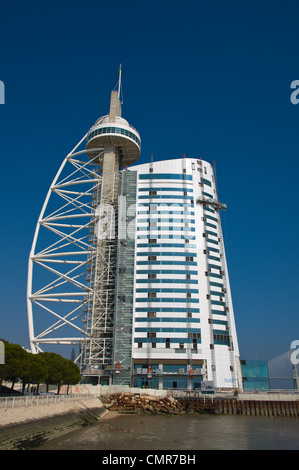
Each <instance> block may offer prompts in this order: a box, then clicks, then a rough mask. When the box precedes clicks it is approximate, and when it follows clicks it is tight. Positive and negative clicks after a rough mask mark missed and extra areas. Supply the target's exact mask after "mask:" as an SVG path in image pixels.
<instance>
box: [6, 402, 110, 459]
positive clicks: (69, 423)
mask: <svg viewBox="0 0 299 470" xmlns="http://www.w3.org/2000/svg"><path fill="white" fill-rule="evenodd" d="M2 405H3V406H2V407H1V408H0V450H27V449H31V448H34V447H36V446H38V445H40V444H42V443H44V442H46V441H47V440H49V439H54V438H56V437H59V436H61V435H63V434H66V433H68V432H70V431H73V430H76V429H79V428H81V427H82V426H87V425H91V424H95V423H97V422H98V420H99V418H100V417H101V416H103V415H104V414H105V413H107V410H106V409H105V408H104V407H103V404H102V402H101V400H100V399H99V398H97V397H95V396H86V397H83V398H79V397H78V399H76V398H74V399H72V400H67V399H65V400H63V398H62V399H61V401H59V402H56V403H53V402H50V403H48V404H46V403H45V404H36V403H32V404H30V403H29V405H28V404H27V405H25V404H24V405H23V406H17V405H16V406H15V407H12V406H9V405H8V406H5V404H3V403H2ZM10 405H11V404H10Z"/></svg>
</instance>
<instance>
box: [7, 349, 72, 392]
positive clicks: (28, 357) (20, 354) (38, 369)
mask: <svg viewBox="0 0 299 470" xmlns="http://www.w3.org/2000/svg"><path fill="white" fill-rule="evenodd" d="M4 346H5V361H4V362H5V363H4V364H0V393H1V388H2V382H3V380H6V381H9V382H11V384H12V385H11V391H12V390H13V388H14V385H15V383H16V382H17V381H19V380H20V381H21V382H22V394H24V393H25V389H26V385H28V384H32V385H35V387H34V388H35V393H36V394H38V393H39V386H40V384H46V388H47V391H48V390H49V385H57V393H58V394H59V390H60V387H61V385H67V386H68V388H67V391H68V389H69V385H76V384H78V383H79V382H80V380H81V376H80V369H79V367H78V366H77V364H75V363H74V362H73V361H72V360H70V359H65V358H64V357H62V356H60V355H59V354H56V353H49V352H43V353H39V354H31V353H29V352H27V351H26V350H25V349H24V348H22V347H21V346H19V345H18V344H13V343H9V342H7V341H4Z"/></svg>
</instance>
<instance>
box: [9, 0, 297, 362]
mask: <svg viewBox="0 0 299 470" xmlns="http://www.w3.org/2000/svg"><path fill="white" fill-rule="evenodd" d="M298 14H299V5H298V3H297V2H295V1H275V0H272V1H269V0H268V1H263V0H260V1H256V0H253V1H251V2H239V1H227V2H221V1H219V0H217V1H214V2H206V1H201V0H199V1H188V0H187V1H185V2H176V1H171V2H170V1H168V0H164V1H163V2H156V1H152V2H150V3H149V2H148V3H144V2H140V1H130V0H128V1H127V2H120V1H118V0H115V1H113V2H99V1H93V0H91V1H89V2H85V3H82V2H76V1H72V2H71V1H69V0H62V1H59V2H58V1H56V0H52V1H51V2H41V1H32V0H28V1H26V2H24V1H19V0H15V1H11V2H2V4H1V10H0V51H1V53H0V80H2V81H3V82H4V83H5V98H6V103H5V105H0V155H1V187H0V191H1V212H2V230H1V234H0V237H1V264H2V269H1V298H2V305H1V330H0V337H4V338H6V339H8V340H9V341H11V342H15V343H19V344H22V345H24V346H27V347H28V346H29V341H28V332H27V331H28V330H27V311H26V283H27V261H28V255H29V251H30V247H31V243H32V238H33V233H34V229H35V225H36V221H37V218H38V215H39V212H40V210H41V207H42V204H43V201H44V198H45V196H46V193H47V191H48V188H49V186H50V184H51V181H52V179H53V177H54V176H55V174H56V172H57V170H58V167H59V165H60V163H61V162H62V160H63V158H64V157H65V155H66V154H67V153H68V152H69V151H70V150H71V149H72V148H73V147H74V146H75V145H76V144H77V142H78V141H79V140H80V139H81V137H83V135H84V134H85V133H86V132H87V130H88V129H89V128H90V127H91V125H92V124H93V123H94V121H95V120H96V119H97V118H98V117H100V116H101V115H103V114H106V113H107V112H108V109H109V101H110V92H111V90H112V89H113V88H114V86H115V85H116V83H117V71H118V66H119V64H120V63H122V70H123V74H122V78H123V80H122V88H123V99H124V105H123V116H124V117H125V118H126V119H128V121H129V122H130V124H132V125H133V126H134V127H136V128H137V129H138V131H139V132H140V135H141V139H142V154H141V158H140V160H139V162H140V163H144V162H148V161H149V160H150V156H151V154H153V156H154V159H155V160H164V159H171V158H181V157H182V156H183V154H186V156H187V157H188V156H189V157H202V158H203V159H205V160H208V161H210V162H213V160H215V161H216V166H217V178H218V187H219V196H220V199H221V201H222V202H225V203H226V204H227V205H228V210H227V212H226V213H225V214H224V216H223V229H224V236H225V241H226V249H227V256H228V265H229V272H230V281H231V288H232V294H233V301H234V309H235V317H236V323H237V331H238V338H239V347H240V352H241V357H242V358H244V359H256V358H259V359H270V358H272V357H275V356H276V355H279V354H281V353H283V352H284V351H286V350H287V349H288V348H289V346H290V343H291V342H292V341H293V340H295V339H299V329H298V299H297V297H298V264H297V263H298V228H299V227H298V217H297V213H298V205H297V204H298V182H297V178H298V136H299V133H298V129H299V105H293V104H292V103H291V101H290V95H291V91H292V90H291V89H290V85H291V82H292V81H293V80H299V62H298V39H299V38H298V36H299V33H298Z"/></svg>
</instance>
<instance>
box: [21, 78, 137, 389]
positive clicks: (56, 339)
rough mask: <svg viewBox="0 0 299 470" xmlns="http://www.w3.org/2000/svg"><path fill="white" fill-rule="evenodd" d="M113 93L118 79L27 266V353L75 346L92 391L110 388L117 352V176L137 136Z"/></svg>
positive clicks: (64, 169)
mask: <svg viewBox="0 0 299 470" xmlns="http://www.w3.org/2000/svg"><path fill="white" fill-rule="evenodd" d="M120 72H121V70H120ZM120 89H121V76H120V75H119V81H118V90H117V91H112V92H111V100H110V110H109V113H108V114H107V115H105V116H102V117H101V118H99V119H98V120H97V121H96V122H95V124H94V125H93V126H92V127H91V128H90V130H89V131H88V132H87V133H86V134H85V135H84V136H83V138H82V139H81V140H80V142H79V143H78V144H77V145H76V146H75V147H74V149H73V150H72V151H71V152H70V153H69V154H68V155H67V156H66V158H65V159H64V161H63V162H62V164H61V166H60V168H59V170H58V172H57V174H56V176H55V178H54V180H53V182H52V184H51V186H50V188H49V191H48V194H47V196H46V199H45V202H44V204H43V207H42V210H41V213H40V216H39V218H38V222H37V226H36V230H35V234H34V238H33V243H32V248H31V252H30V256H29V264H28V284H27V307H28V308H27V310H28V326H29V339H30V344H31V350H32V352H33V353H38V352H42V351H44V350H45V347H47V346H46V345H57V346H59V347H60V346H62V345H70V346H74V345H79V347H80V351H79V354H78V357H77V358H76V362H77V363H78V364H80V366H81V374H82V375H83V378H84V380H86V381H91V380H92V381H93V382H95V383H110V382H111V377H112V369H113V363H114V361H113V354H114V348H115V343H116V344H119V348H120V349H121V348H122V345H121V342H120V336H121V334H120V332H121V331H123V329H122V327H116V326H115V320H116V318H117V316H116V310H119V306H118V305H117V299H116V291H117V289H121V286H120V285H119V286H117V282H118V283H119V281H118V276H117V269H118V268H117V267H118V263H119V261H118V259H121V256H119V253H118V252H119V239H120V237H119V236H118V230H119V228H118V227H119V226H120V227H121V226H122V225H126V221H125V220H124V222H122V221H121V222H119V220H118V219H119V217H120V216H121V214H119V211H118V205H119V201H121V198H120V197H119V196H120V192H121V191H122V190H124V189H125V186H126V184H127V186H128V185H129V182H127V183H126V177H125V176H124V177H123V178H122V177H121V168H123V167H128V166H129V165H131V164H132V163H135V162H136V161H137V160H138V158H139V155H140V148H141V141H140V136H139V133H138V132H137V130H136V129H135V128H133V127H132V126H130V124H129V123H128V121H126V120H125V119H124V118H122V116H121V101H120ZM129 179H130V178H128V180H129ZM128 187H129V186H128ZM126 282H127V281H126ZM123 288H125V286H124V287H123ZM115 337H116V341H115Z"/></svg>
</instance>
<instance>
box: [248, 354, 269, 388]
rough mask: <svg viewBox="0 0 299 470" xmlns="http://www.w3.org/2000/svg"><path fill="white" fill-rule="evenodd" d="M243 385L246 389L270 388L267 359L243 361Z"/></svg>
mask: <svg viewBox="0 0 299 470" xmlns="http://www.w3.org/2000/svg"><path fill="white" fill-rule="evenodd" d="M241 368H242V377H243V387H244V391H246V390H269V389H270V383H269V374H268V365H267V361H262V360H256V361H253V360H249V361H244V360H242V361H241Z"/></svg>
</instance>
